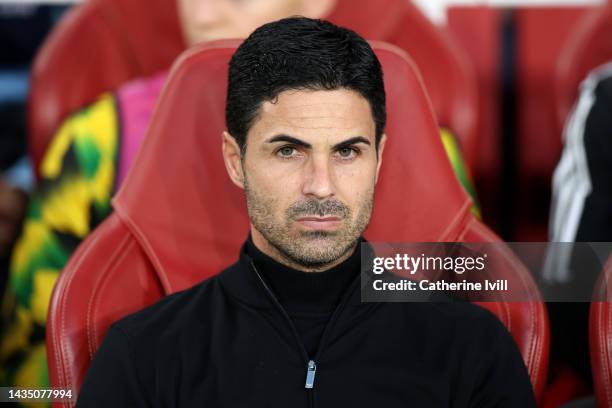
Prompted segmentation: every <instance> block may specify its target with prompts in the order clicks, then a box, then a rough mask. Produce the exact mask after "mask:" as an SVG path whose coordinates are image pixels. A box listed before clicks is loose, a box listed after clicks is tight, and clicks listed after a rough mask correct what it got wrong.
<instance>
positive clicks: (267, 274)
mask: <svg viewBox="0 0 612 408" xmlns="http://www.w3.org/2000/svg"><path fill="white" fill-rule="evenodd" d="M360 242H361V241H360ZM246 251H247V254H248V255H249V256H250V257H251V258H252V259H253V262H254V263H255V266H256V267H257V270H258V271H259V272H260V274H261V275H262V277H263V278H264V279H265V280H266V282H267V283H268V284H269V285H270V286H271V288H272V290H273V291H274V294H275V295H276V296H277V298H278V300H279V302H280V303H281V305H283V307H284V308H286V309H287V310H288V311H291V312H308V311H332V310H333V309H334V308H335V307H336V305H337V304H338V302H339V300H340V298H341V296H342V295H343V294H344V292H345V291H346V289H347V288H348V287H349V285H350V283H351V282H352V281H353V280H354V279H356V278H357V276H358V275H359V271H360V265H361V256H360V245H359V243H358V244H357V247H356V249H355V250H354V252H353V254H352V255H351V256H350V257H349V258H347V259H346V260H345V261H344V262H342V263H341V264H339V265H336V266H334V267H333V268H331V269H328V270H326V271H322V272H303V271H299V270H296V269H293V268H290V267H288V266H285V265H283V264H281V263H279V262H277V261H275V260H274V259H272V258H271V257H269V256H268V255H266V254H264V253H263V252H261V251H260V250H259V249H258V248H257V247H256V246H255V244H254V243H253V240H252V239H251V235H250V234H249V238H248V240H247V243H246Z"/></svg>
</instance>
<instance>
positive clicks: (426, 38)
mask: <svg viewBox="0 0 612 408" xmlns="http://www.w3.org/2000/svg"><path fill="white" fill-rule="evenodd" d="M175 4H176V0H129V1H123V0H89V1H87V2H85V3H84V4H82V5H79V6H77V7H75V8H74V9H73V10H72V11H71V12H70V13H68V16H67V17H66V18H65V19H64V20H63V21H61V23H60V24H59V25H58V26H57V27H56V29H55V30H54V31H53V33H52V35H51V36H50V37H49V39H48V40H47V41H46V42H45V44H44V45H43V47H42V48H41V51H40V52H39V54H38V56H37V58H36V60H35V62H34V65H33V69H32V85H31V93H30V101H29V112H28V121H29V123H28V125H29V140H30V150H31V154H32V157H33V160H34V164H35V168H36V169H38V164H39V163H40V161H41V160H42V156H43V154H44V152H45V149H46V147H47V144H48V142H49V139H50V138H51V137H52V136H53V133H54V132H55V130H56V129H57V127H58V126H59V124H60V123H61V121H62V120H63V119H64V118H65V117H66V116H67V115H68V114H70V113H71V112H74V111H75V110H77V109H78V108H80V107H83V106H85V105H87V104H88V103H91V102H92V101H93V100H94V99H95V98H96V97H97V96H98V95H100V94H101V93H102V92H105V91H108V90H113V89H116V88H117V87H118V86H119V85H121V84H123V83H124V82H126V81H127V80H129V79H132V78H137V77H143V76H149V75H152V74H154V73H155V72H157V71H160V70H162V69H166V68H168V67H169V66H170V64H171V62H172V61H173V59H174V58H175V57H176V56H177V55H178V54H179V53H180V52H181V51H182V50H183V49H184V47H185V45H184V42H183V39H182V34H181V31H180V27H179V25H178V16H177V12H176V6H175ZM329 19H330V20H331V21H333V22H335V23H337V24H339V25H342V26H345V27H349V28H352V29H354V30H355V31H357V32H359V33H360V34H361V35H362V36H364V37H365V38H368V39H373V40H383V41H387V42H390V43H392V44H395V45H398V46H399V47H401V48H403V49H404V50H405V51H407V52H408V53H409V54H410V55H412V57H413V58H414V59H415V61H416V62H417V65H418V66H419V67H420V69H421V71H422V72H423V73H424V74H423V75H424V80H425V84H426V86H427V89H428V91H429V94H430V97H431V100H432V102H433V106H434V111H435V112H436V115H437V117H438V120H439V122H440V124H441V125H442V126H445V127H447V128H449V129H450V130H451V131H453V132H454V134H455V135H456V136H457V138H458V140H459V142H460V144H461V147H462V151H463V154H464V158H465V159H466V162H467V163H468V165H469V166H470V167H471V166H472V163H474V161H475V158H476V154H477V144H478V134H479V133H478V128H477V116H478V114H477V113H478V107H477V95H476V85H475V79H474V75H473V72H472V70H471V66H470V64H469V61H468V59H467V57H466V56H465V55H464V54H463V53H462V52H461V50H460V49H459V48H458V47H456V46H455V44H454V43H453V40H452V39H451V38H450V36H449V35H448V34H447V33H446V32H445V31H444V29H442V28H438V27H435V26H434V25H433V24H432V23H431V22H430V21H429V20H427V18H426V17H425V16H424V15H423V14H422V13H421V12H420V11H419V10H418V9H417V8H416V7H415V6H413V5H412V4H411V3H410V2H409V1H407V0H338V5H337V6H336V8H335V10H334V11H333V12H332V14H331V15H330V17H329Z"/></svg>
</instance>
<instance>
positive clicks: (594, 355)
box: [589, 258, 612, 408]
mask: <svg viewBox="0 0 612 408" xmlns="http://www.w3.org/2000/svg"><path fill="white" fill-rule="evenodd" d="M594 299H596V300H598V301H596V302H593V303H591V311H590V317H589V343H590V352H591V370H592V372H593V383H594V385H595V397H596V399H597V406H598V407H606V408H607V407H612V258H610V259H608V262H607V263H606V265H605V266H604V270H603V272H602V274H601V277H600V279H599V281H598V282H597V285H596V288H595V295H594Z"/></svg>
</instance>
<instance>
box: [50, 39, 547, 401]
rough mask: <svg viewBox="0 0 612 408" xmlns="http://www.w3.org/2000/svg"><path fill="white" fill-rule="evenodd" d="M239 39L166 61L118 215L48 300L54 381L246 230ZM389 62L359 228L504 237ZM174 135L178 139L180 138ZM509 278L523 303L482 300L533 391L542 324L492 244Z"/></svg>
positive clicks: (72, 377) (379, 49) (539, 378)
mask: <svg viewBox="0 0 612 408" xmlns="http://www.w3.org/2000/svg"><path fill="white" fill-rule="evenodd" d="M236 45H237V43H236V42H232V41H225V42H217V43H212V44H208V45H202V46H199V47H195V48H194V49H192V50H190V51H187V52H186V53H185V54H184V55H183V56H182V57H181V58H180V59H179V61H178V62H177V63H176V64H175V65H174V67H173V69H172V71H171V74H170V77H169V79H168V82H167V84H166V86H165V88H164V90H163V92H162V95H161V98H160V101H159V104H158V106H157V109H156V112H155V114H154V117H153V121H152V123H151V126H150V128H149V130H148V134H147V137H146V138H145V141H144V144H143V145H142V148H141V150H140V152H139V154H138V157H137V158H136V161H135V163H134V167H133V168H132V170H131V171H130V173H129V174H128V176H127V178H126V180H125V182H124V184H123V186H122V188H121V190H120V191H119V193H118V195H117V196H116V197H115V199H114V202H113V206H114V213H113V214H112V215H111V216H110V217H109V218H108V219H107V220H106V221H105V222H104V223H103V224H102V225H101V226H100V227H99V228H98V229H96V230H95V231H94V233H93V234H92V235H90V236H89V237H88V238H87V239H86V240H85V241H84V242H83V244H82V245H81V246H80V247H79V249H78V250H77V252H76V253H75V255H74V256H73V257H72V258H71V260H70V262H69V264H68V265H67V267H66V268H65V270H64V271H63V273H62V274H61V276H60V278H59V281H58V282H57V285H56V287H55V290H54V293H53V296H52V301H51V305H50V308H49V316H48V325H47V347H48V360H49V371H50V381H51V384H52V385H53V386H55V387H68V388H73V389H78V388H79V387H80V385H81V383H82V381H83V378H84V375H85V372H86V370H87V367H88V365H89V362H90V360H91V358H92V356H93V355H94V353H95V351H96V349H97V348H98V346H99V345H100V342H101V341H102V339H103V337H104V334H105V332H106V330H107V328H108V326H109V325H110V324H111V323H112V322H113V321H115V320H117V319H119V318H121V317H123V316H125V315H127V314H129V313H131V312H134V311H136V310H139V309H141V308H143V307H145V306H146V305H148V304H150V303H152V302H154V301H156V300H157V299H159V298H161V297H162V296H164V295H168V294H170V293H173V292H176V291H179V290H182V289H185V288H187V287H190V286H192V285H194V284H196V283H197V282H200V281H201V280H203V279H205V278H207V277H209V276H211V275H213V274H215V273H217V272H219V271H220V270H222V268H224V267H225V266H227V265H229V264H230V263H232V262H233V260H234V259H236V257H237V254H238V250H239V247H240V245H241V243H242V242H243V241H244V239H245V238H246V236H247V231H248V227H249V224H248V219H247V213H246V206H245V201H244V196H243V193H242V191H241V190H239V189H238V188H237V187H235V186H234V185H233V184H232V183H231V182H230V180H229V178H228V177H227V176H226V175H225V174H226V171H225V167H224V164H223V160H222V156H221V150H220V147H221V146H220V143H221V132H222V131H223V130H224V129H225V121H224V106H225V96H226V86H227V64H228V60H229V58H230V56H231V55H232V53H233V51H234V49H235V47H236ZM374 46H375V51H376V53H377V55H378V57H379V58H380V60H381V63H382V65H383V70H384V75H385V82H386V91H387V109H388V126H387V134H388V135H389V140H388V143H387V147H386V149H385V161H384V164H383V166H382V173H381V178H380V181H379V183H378V186H377V192H376V201H375V206H374V213H373V217H372V221H371V224H370V227H369V229H368V230H367V231H366V234H365V235H366V237H367V238H368V239H370V240H371V241H379V242H381V241H388V242H452V241H473V242H500V240H499V239H498V238H497V237H496V236H495V235H494V234H493V233H492V232H491V231H489V230H488V229H487V228H486V227H485V226H484V225H483V224H481V223H480V222H479V221H478V220H477V219H476V218H475V217H474V215H473V214H472V213H471V212H470V207H471V202H470V199H469V198H468V196H467V194H466V193H465V191H464V190H463V189H462V188H461V187H460V185H459V184H458V182H457V180H456V178H455V176H454V173H453V171H452V169H451V167H450V164H449V162H448V159H447V157H446V153H445V151H444V149H443V147H442V143H441V142H440V138H439V137H437V135H438V127H437V123H436V121H435V118H434V115H433V112H432V109H431V104H430V102H429V100H428V98H427V96H426V94H425V92H424V88H423V85H422V82H421V80H420V76H419V74H418V73H417V71H416V68H415V66H414V64H413V63H412V62H411V60H410V59H409V58H408V56H407V55H406V54H405V53H403V52H402V51H401V50H399V49H398V48H395V47H393V46H390V45H388V44H384V43H377V44H375V45H374ZM177 135H180V137H177ZM499 251H500V254H502V255H503V256H502V257H500V259H502V258H503V263H504V266H505V268H501V269H503V273H504V276H503V277H502V276H497V278H507V279H510V280H512V281H514V280H518V281H519V282H522V283H521V284H522V285H523V287H522V288H523V289H524V290H525V291H527V292H529V293H532V294H535V297H534V298H533V299H534V300H533V301H531V302H517V303H507V302H506V303H504V302H497V303H496V302H491V303H486V304H483V305H484V306H485V307H487V308H488V309H490V310H491V311H492V312H494V313H495V314H496V315H497V316H498V317H499V318H500V319H501V320H502V321H503V322H504V323H505V324H506V326H507V327H508V328H509V330H510V332H511V333H512V335H513V336H514V339H515V340H516V342H517V344H518V346H519V349H520V351H521V353H522V355H523V357H524V359H525V362H526V365H527V367H528V369H529V373H530V375H531V379H532V381H533V384H534V387H535V389H536V392H537V394H538V395H539V394H540V393H541V391H542V388H543V386H544V381H545V378H546V370H547V359H548V325H547V316H546V312H545V309H544V306H543V304H542V302H540V301H539V297H538V295H537V289H536V288H535V286H534V283H533V281H532V280H531V277H530V276H529V274H528V272H527V271H526V269H524V267H523V266H522V265H521V264H520V262H518V260H517V259H516V258H515V257H514V256H513V255H512V254H511V252H510V251H509V250H508V249H507V247H505V245H503V244H500V246H499Z"/></svg>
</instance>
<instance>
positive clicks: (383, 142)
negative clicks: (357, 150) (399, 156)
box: [376, 133, 387, 183]
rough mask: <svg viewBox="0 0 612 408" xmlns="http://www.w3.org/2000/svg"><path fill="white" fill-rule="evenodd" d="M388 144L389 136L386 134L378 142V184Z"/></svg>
mask: <svg viewBox="0 0 612 408" xmlns="http://www.w3.org/2000/svg"><path fill="white" fill-rule="evenodd" d="M386 144H387V135H386V134H385V133H383V134H382V136H381V137H380V141H379V142H378V162H377V163H376V183H378V175H379V174H380V166H381V165H382V160H383V153H384V151H385V145H386Z"/></svg>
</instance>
